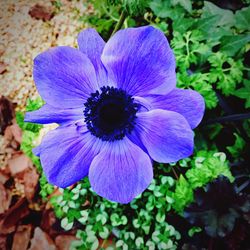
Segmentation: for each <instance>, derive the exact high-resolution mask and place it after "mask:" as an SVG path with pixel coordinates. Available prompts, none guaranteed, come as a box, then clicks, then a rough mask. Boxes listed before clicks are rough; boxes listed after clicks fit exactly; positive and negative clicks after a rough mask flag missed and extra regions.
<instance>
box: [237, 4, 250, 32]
mask: <svg viewBox="0 0 250 250" xmlns="http://www.w3.org/2000/svg"><path fill="white" fill-rule="evenodd" d="M235 27H236V28H237V29H239V30H250V7H247V8H243V9H241V10H238V11H236V13H235Z"/></svg>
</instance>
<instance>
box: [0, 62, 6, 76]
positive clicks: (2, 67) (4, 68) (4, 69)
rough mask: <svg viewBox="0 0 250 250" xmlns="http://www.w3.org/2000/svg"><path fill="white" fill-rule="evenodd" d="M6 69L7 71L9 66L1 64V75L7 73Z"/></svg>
mask: <svg viewBox="0 0 250 250" xmlns="http://www.w3.org/2000/svg"><path fill="white" fill-rule="evenodd" d="M6 69H7V64H5V63H4V62H0V74H3V73H4V72H6Z"/></svg>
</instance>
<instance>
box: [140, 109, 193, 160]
mask: <svg viewBox="0 0 250 250" xmlns="http://www.w3.org/2000/svg"><path fill="white" fill-rule="evenodd" d="M136 130H137V131H138V132H137V133H138V134H139V137H140V140H141V142H142V143H143V144H144V146H145V147H146V149H147V151H148V153H149V155H150V156H151V158H152V159H153V160H155V161H157V162H162V163H169V162H175V161H178V160H180V159H182V158H185V157H188V156H190V155H191V154H192V152H193V146H194V143H193V137H194V136H193V131H192V130H191V128H190V126H189V124H188V122H187V121H186V119H185V118H184V117H183V116H182V115H180V114H178V113H176V112H173V111H166V110H162V109H154V110H151V111H149V112H143V113H138V114H137V120H136Z"/></svg>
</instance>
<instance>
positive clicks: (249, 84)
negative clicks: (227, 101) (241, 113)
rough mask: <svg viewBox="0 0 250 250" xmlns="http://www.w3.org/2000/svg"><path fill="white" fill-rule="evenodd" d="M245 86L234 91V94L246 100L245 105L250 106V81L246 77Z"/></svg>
mask: <svg viewBox="0 0 250 250" xmlns="http://www.w3.org/2000/svg"><path fill="white" fill-rule="evenodd" d="M243 83H244V87H243V88H240V89H237V90H235V91H234V93H233V95H235V96H237V97H239V98H241V99H246V100H245V107H246V108H250V81H249V80H247V79H244V81H243Z"/></svg>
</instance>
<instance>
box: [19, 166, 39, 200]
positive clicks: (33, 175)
mask: <svg viewBox="0 0 250 250" xmlns="http://www.w3.org/2000/svg"><path fill="white" fill-rule="evenodd" d="M38 181H39V175H38V173H37V172H36V169H35V168H34V167H32V168H28V169H26V170H25V172H24V176H23V182H24V193H25V196H26V198H27V199H28V200H32V199H33V198H34V195H35V192H36V189H37V184H38Z"/></svg>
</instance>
